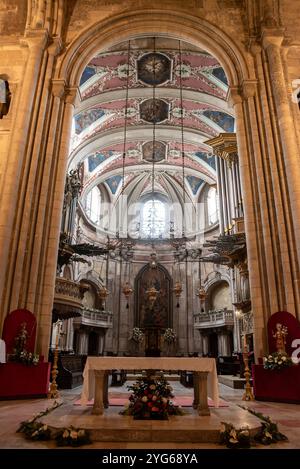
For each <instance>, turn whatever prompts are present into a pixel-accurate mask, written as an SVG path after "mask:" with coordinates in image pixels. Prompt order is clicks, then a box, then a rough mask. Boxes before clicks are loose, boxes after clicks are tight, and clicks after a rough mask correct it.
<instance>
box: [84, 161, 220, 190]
mask: <svg viewBox="0 0 300 469" xmlns="http://www.w3.org/2000/svg"><path fill="white" fill-rule="evenodd" d="M121 170H122V166H121V165H120V166H119V167H117V168H114V169H112V170H111V171H109V170H108V171H105V172H99V173H98V174H95V175H94V176H93V178H90V179H89V180H88V181H86V183H85V185H84V188H83V191H82V195H83V196H84V195H85V194H86V193H87V192H88V191H90V190H91V189H92V188H93V187H94V186H96V185H98V184H101V183H103V182H105V181H106V179H109V178H111V177H113V176H117V175H120V172H121ZM125 172H126V173H127V174H128V173H139V174H140V173H141V172H143V173H145V174H146V173H148V174H149V175H150V173H151V169H150V168H149V169H148V167H147V166H146V165H138V164H132V165H131V166H126V169H125ZM159 172H162V173H164V174H169V173H172V172H174V173H175V174H176V173H177V174H178V166H171V165H167V164H165V165H164V164H160V165H159V170H157V171H156V174H158V173H159ZM185 172H186V176H195V177H197V178H201V179H203V180H204V181H205V182H207V183H208V184H215V182H216V181H215V179H214V178H213V177H210V176H208V175H207V174H204V173H202V172H201V171H200V169H199V170H196V169H192V168H189V167H186V171H185Z"/></svg>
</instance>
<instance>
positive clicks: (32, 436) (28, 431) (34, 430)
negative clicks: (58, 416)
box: [17, 401, 62, 440]
mask: <svg viewBox="0 0 300 469" xmlns="http://www.w3.org/2000/svg"><path fill="white" fill-rule="evenodd" d="M61 405H62V402H57V401H54V403H53V406H52V407H47V409H46V410H43V411H42V412H39V413H38V414H36V415H34V416H33V417H32V418H31V419H28V420H24V421H23V422H21V424H20V427H19V428H18V430H17V433H24V435H25V437H26V438H27V439H29V440H50V439H51V436H52V435H51V431H50V429H49V428H48V426H47V425H45V424H43V423H42V422H39V421H38V419H39V418H41V417H44V415H47V414H49V412H52V410H54V409H56V408H57V407H59V406H61Z"/></svg>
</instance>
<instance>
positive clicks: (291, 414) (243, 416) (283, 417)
mask: <svg viewBox="0 0 300 469" xmlns="http://www.w3.org/2000/svg"><path fill="white" fill-rule="evenodd" d="M127 385H128V382H127V383H126V384H125V385H124V386H122V387H113V388H111V391H112V392H114V393H116V392H122V393H123V392H126V391H127V388H126V386H127ZM172 386H173V389H174V391H173V392H174V394H175V396H176V395H189V394H192V393H193V390H192V389H191V388H185V387H183V386H182V385H181V384H180V383H179V382H176V381H173V380H172ZM219 391H220V397H221V398H222V399H223V400H225V401H227V402H228V404H229V406H228V407H223V408H219V409H212V411H211V414H212V419H211V420H212V426H213V425H214V424H215V421H216V418H218V419H219V420H222V421H225V422H232V423H234V424H236V425H237V426H238V425H247V424H250V422H251V423H252V424H253V422H254V420H253V419H254V417H253V416H252V415H251V414H250V413H249V412H245V411H244V410H243V409H241V408H240V407H239V406H240V405H244V406H248V407H250V408H253V409H254V410H256V411H257V412H261V413H262V414H264V415H268V416H270V417H271V419H272V420H274V421H276V422H277V423H278V425H279V430H280V431H281V432H282V433H284V434H285V435H286V436H287V437H288V441H287V442H282V443H277V444H276V445H270V446H266V447H265V446H259V448H261V449H300V405H296V404H281V403H273V402H259V401H253V402H245V401H243V400H242V395H243V390H240V389H232V388H230V387H228V386H225V385H222V384H219ZM80 392H81V387H79V388H76V389H72V390H65V391H61V398H62V400H63V402H64V404H63V406H62V407H60V408H59V409H57V410H56V411H55V412H57V411H59V415H60V418H63V419H64V418H65V419H67V418H68V416H67V411H68V409H69V410H70V409H71V408H73V409H74V408H75V407H76V406H73V404H74V402H75V401H76V400H77V399H78V398H79V396H80ZM52 403H53V401H51V400H47V399H28V400H14V401H13V400H11V401H0V449H8V448H9V449H12V448H27V449H50V448H56V445H55V442H53V441H49V442H48V441H46V442H41V441H37V442H32V441H30V440H26V439H25V438H24V436H23V435H22V434H19V433H16V430H17V428H18V426H19V424H20V422H21V421H23V420H26V419H29V418H31V417H32V416H33V415H34V414H37V413H38V412H40V411H43V410H45V409H46V408H47V407H51V405H52ZM85 412H86V413H87V414H90V409H86V410H85ZM49 416H51V414H49ZM93 418H97V416H93ZM114 418H115V417H114ZM122 418H123V417H122ZM177 418H179V419H180V418H181V417H177ZM191 418H192V417H191ZM203 418H205V419H209V417H202V419H203ZM66 421H67V420H66ZM110 421H111V419H110V418H109V416H108V418H107V422H110ZM107 424H108V423H107ZM88 448H99V449H107V448H111V449H131V448H144V449H148V448H149V449H150V448H156V449H160V448H161V449H183V448H184V449H193V448H209V449H212V448H215V449H223V447H222V446H220V445H218V444H215V443H191V442H190V443H188V442H184V443H183V442H174V443H171V442H167V443H166V442H152V443H145V442H140V443H137V442H136V441H128V442H109V441H105V442H101V441H96V442H94V443H93V444H92V445H89V446H88Z"/></svg>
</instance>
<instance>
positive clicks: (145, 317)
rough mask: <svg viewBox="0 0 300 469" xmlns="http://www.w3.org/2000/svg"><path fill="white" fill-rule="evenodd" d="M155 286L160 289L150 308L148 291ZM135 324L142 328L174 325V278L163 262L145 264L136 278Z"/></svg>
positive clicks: (161, 327)
mask: <svg viewBox="0 0 300 469" xmlns="http://www.w3.org/2000/svg"><path fill="white" fill-rule="evenodd" d="M152 286H154V287H155V288H156V290H158V291H159V293H158V295H157V299H156V301H155V303H154V305H153V308H150V305H149V301H148V299H147V294H146V291H147V290H148V288H150V287H152ZM134 291H135V325H136V326H138V327H140V328H155V329H166V328H167V327H172V279H171V277H170V274H169V272H168V271H167V269H165V268H164V267H163V266H162V265H161V264H157V267H155V268H153V267H150V265H149V264H148V265H145V266H144V267H143V268H142V269H141V270H140V272H139V273H138V275H137V276H136V279H135V288H134Z"/></svg>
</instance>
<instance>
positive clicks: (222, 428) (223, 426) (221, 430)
mask: <svg viewBox="0 0 300 469" xmlns="http://www.w3.org/2000/svg"><path fill="white" fill-rule="evenodd" d="M225 430H226V427H225V425H224V423H222V424H221V428H220V432H221V433H224V432H225Z"/></svg>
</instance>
